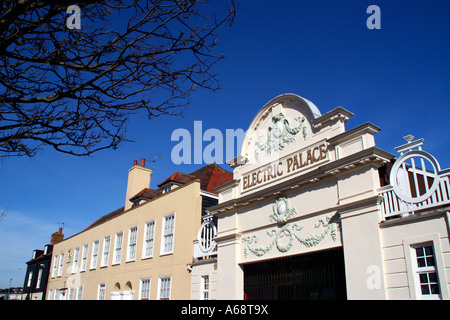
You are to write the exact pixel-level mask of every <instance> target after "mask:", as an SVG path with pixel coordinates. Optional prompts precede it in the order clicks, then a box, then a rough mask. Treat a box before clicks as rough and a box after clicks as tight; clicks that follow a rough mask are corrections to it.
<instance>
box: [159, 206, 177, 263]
mask: <svg viewBox="0 0 450 320" xmlns="http://www.w3.org/2000/svg"><path fill="white" fill-rule="evenodd" d="M174 239H175V213H171V214H168V215H166V216H164V217H163V225H162V239H161V254H162V255H163V254H170V253H173V244H174Z"/></svg>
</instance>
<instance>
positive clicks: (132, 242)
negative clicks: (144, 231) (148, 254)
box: [127, 226, 138, 261]
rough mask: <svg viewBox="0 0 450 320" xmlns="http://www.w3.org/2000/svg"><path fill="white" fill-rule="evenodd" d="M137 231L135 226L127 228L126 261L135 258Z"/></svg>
mask: <svg viewBox="0 0 450 320" xmlns="http://www.w3.org/2000/svg"><path fill="white" fill-rule="evenodd" d="M137 231H138V227H137V226H134V227H131V228H130V229H129V230H128V249H127V261H134V260H136V242H137Z"/></svg>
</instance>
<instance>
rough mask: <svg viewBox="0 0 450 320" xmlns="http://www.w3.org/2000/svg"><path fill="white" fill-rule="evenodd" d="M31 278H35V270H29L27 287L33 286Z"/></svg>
mask: <svg viewBox="0 0 450 320" xmlns="http://www.w3.org/2000/svg"><path fill="white" fill-rule="evenodd" d="M31 280H33V271H30V272H28V280H27V287H31Z"/></svg>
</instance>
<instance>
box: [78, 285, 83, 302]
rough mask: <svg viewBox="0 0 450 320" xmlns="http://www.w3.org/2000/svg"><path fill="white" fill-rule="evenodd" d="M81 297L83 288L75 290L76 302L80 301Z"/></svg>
mask: <svg viewBox="0 0 450 320" xmlns="http://www.w3.org/2000/svg"><path fill="white" fill-rule="evenodd" d="M82 296H83V287H78V288H77V300H81V297H82Z"/></svg>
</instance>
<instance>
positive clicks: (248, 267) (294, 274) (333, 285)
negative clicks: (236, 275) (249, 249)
mask: <svg viewBox="0 0 450 320" xmlns="http://www.w3.org/2000/svg"><path fill="white" fill-rule="evenodd" d="M243 267H244V298H245V299H249V300H296V299H301V300H345V299H346V298H347V293H346V289H345V269H344V268H345V267H344V254H343V250H342V248H338V249H332V250H326V251H320V252H315V253H308V254H301V255H296V256H290V257H285V258H278V259H272V260H266V261H261V262H256V263H250V264H245V265H244V266H243Z"/></svg>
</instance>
